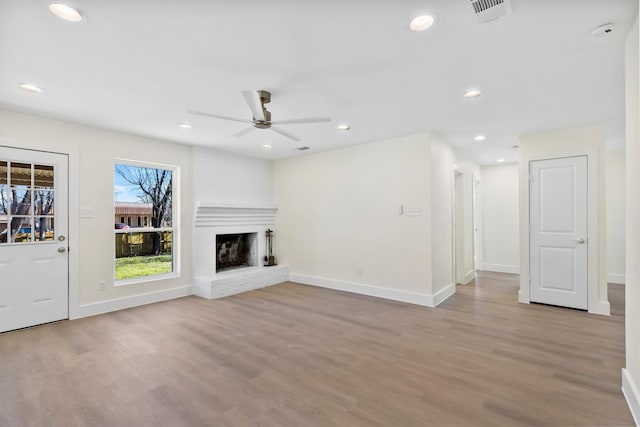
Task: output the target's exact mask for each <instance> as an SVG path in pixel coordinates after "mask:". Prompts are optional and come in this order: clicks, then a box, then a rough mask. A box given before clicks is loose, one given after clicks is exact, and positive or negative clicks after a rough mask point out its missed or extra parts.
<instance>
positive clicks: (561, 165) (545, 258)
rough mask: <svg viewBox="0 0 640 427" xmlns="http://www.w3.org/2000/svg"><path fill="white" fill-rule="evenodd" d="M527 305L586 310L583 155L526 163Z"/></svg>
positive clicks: (586, 222) (584, 168) (585, 179)
mask: <svg viewBox="0 0 640 427" xmlns="http://www.w3.org/2000/svg"><path fill="white" fill-rule="evenodd" d="M529 173H530V183H529V185H530V239H529V245H530V249H529V254H530V255H529V256H530V273H529V274H530V276H529V277H530V280H531V284H530V288H529V289H530V300H531V302H539V303H544V304H552V305H558V306H563V307H572V308H578V309H583V310H586V309H587V308H588V265H587V258H588V244H589V242H588V218H587V194H588V188H587V156H577V157H566V158H559V159H551V160H539V161H531V162H530V164H529Z"/></svg>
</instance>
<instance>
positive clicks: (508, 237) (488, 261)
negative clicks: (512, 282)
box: [481, 163, 520, 274]
mask: <svg viewBox="0 0 640 427" xmlns="http://www.w3.org/2000/svg"><path fill="white" fill-rule="evenodd" d="M519 170H520V169H519V166H518V164H517V163H512V164H506V165H498V166H485V167H483V168H482V184H481V185H482V234H483V244H482V254H483V265H482V267H481V268H482V270H487V271H497V272H502V273H514V274H518V273H520V258H519V252H520V236H519V221H520V216H519V205H518V203H519V201H518V179H519Z"/></svg>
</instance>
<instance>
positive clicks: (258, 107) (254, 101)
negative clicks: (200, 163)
mask: <svg viewBox="0 0 640 427" xmlns="http://www.w3.org/2000/svg"><path fill="white" fill-rule="evenodd" d="M242 95H243V96H244V99H245V101H247V105H249V109H251V113H252V114H253V120H245V119H238V118H235V117H227V116H220V115H217V114H209V113H204V112H202V111H195V110H187V112H188V113H190V114H197V115H199V116H205V117H213V118H214V119H223V120H231V121H234V122H241V123H250V124H251V127H248V128H246V129H244V130H241V131H240V132H238V133H236V134H234V135H233V136H236V137H240V136H245V135H247V134H249V133H251V132H253V131H254V130H255V129H271V130H272V131H274V132H276V133H279V134H280V135H282V136H284V137H287V138H289V139H292V140H294V141H296V142H297V141H300V138H299V137H297V136H295V135H293V134H291V133H289V132H286V131H284V130H282V129H280V128H278V127H274V126H272V125H290V124H302V123H322V122H330V121H331V119H330V118H329V117H308V118H304V119H293V120H278V121H271V112H270V111H269V110H267V108H266V107H265V106H264V105H265V104H268V103H270V102H271V92H269V91H266V90H258V91H253V90H243V91H242Z"/></svg>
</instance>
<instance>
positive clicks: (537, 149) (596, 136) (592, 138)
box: [519, 126, 609, 315]
mask: <svg viewBox="0 0 640 427" xmlns="http://www.w3.org/2000/svg"><path fill="white" fill-rule="evenodd" d="M519 154H520V165H522V167H521V168H520V180H519V182H520V201H519V203H520V227H519V228H520V273H521V274H520V293H519V300H520V301H521V302H529V280H528V279H529V228H528V227H529V166H528V165H529V162H530V161H531V160H539V159H550V158H556V157H567V156H579V155H587V156H588V162H589V166H588V170H589V174H588V178H587V179H588V186H589V189H590V190H589V201H588V210H589V247H588V259H587V268H588V276H589V312H590V313H598V314H606V315H608V314H609V301H608V295H607V243H606V242H607V221H606V210H607V198H606V192H605V190H606V161H605V137H604V130H603V129H602V127H601V126H589V127H582V128H572V129H561V130H555V131H549V132H541V133H537V134H531V135H525V136H522V137H520V148H519ZM525 165H526V166H525Z"/></svg>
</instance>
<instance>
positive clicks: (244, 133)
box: [233, 126, 256, 138]
mask: <svg viewBox="0 0 640 427" xmlns="http://www.w3.org/2000/svg"><path fill="white" fill-rule="evenodd" d="M254 130H256V128H254V127H253V126H249V127H248V128H246V129H243V130H241V131H240V132H238V133H234V134H233V136H235V137H237V138H240V137H241V136H245V135H248V134H250V133H251V132H253V131H254Z"/></svg>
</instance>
